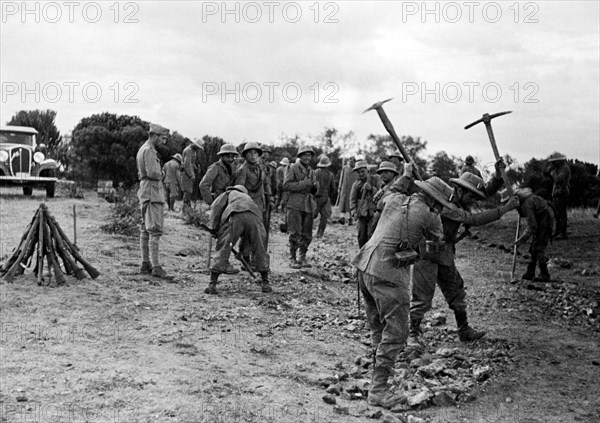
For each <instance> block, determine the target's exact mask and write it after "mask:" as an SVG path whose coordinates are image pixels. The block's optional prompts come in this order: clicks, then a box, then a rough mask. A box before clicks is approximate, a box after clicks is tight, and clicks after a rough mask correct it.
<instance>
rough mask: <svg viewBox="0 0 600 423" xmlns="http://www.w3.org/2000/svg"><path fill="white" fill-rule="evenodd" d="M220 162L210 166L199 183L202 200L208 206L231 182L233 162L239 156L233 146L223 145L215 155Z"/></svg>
mask: <svg viewBox="0 0 600 423" xmlns="http://www.w3.org/2000/svg"><path fill="white" fill-rule="evenodd" d="M217 155H218V156H219V157H220V160H219V161H217V162H215V163H213V164H211V165H210V167H209V168H208V170H207V171H206V174H205V175H204V177H203V178H202V181H200V194H201V195H202V200H204V202H205V203H206V204H208V205H209V206H210V205H211V204H212V202H213V200H214V199H215V198H217V197H218V196H219V195H221V194H223V193H224V192H225V190H226V189H227V187H229V186H231V184H232V182H233V175H234V172H233V162H234V160H235V159H236V157H238V156H239V153H238V152H237V150H236V148H235V146H234V145H231V144H223V145H222V146H221V149H220V150H219V152H218V153H217Z"/></svg>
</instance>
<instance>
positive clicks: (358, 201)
mask: <svg viewBox="0 0 600 423" xmlns="http://www.w3.org/2000/svg"><path fill="white" fill-rule="evenodd" d="M367 182H368V183H369V185H371V189H369V190H365V189H364V186H365V184H366V183H367ZM378 188H379V187H378V185H377V181H376V180H375V178H373V177H372V176H371V175H369V176H368V177H367V180H366V181H365V182H362V181H356V182H354V184H353V185H352V190H351V191H350V216H352V217H353V218H355V219H356V220H357V225H356V226H357V230H358V246H359V247H362V246H363V245H365V244H366V243H367V241H368V240H369V226H370V223H371V219H372V218H373V216H374V215H375V210H376V204H375V202H374V201H373V196H374V195H375V193H376V192H377V191H378Z"/></svg>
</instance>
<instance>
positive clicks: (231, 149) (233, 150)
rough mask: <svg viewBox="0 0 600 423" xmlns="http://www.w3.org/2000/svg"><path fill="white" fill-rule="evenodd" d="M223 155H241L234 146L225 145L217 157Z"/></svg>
mask: <svg viewBox="0 0 600 423" xmlns="http://www.w3.org/2000/svg"><path fill="white" fill-rule="evenodd" d="M222 154H235V155H236V156H239V155H240V153H238V151H237V149H236V148H235V145H233V144H223V145H222V146H221V149H220V150H219V152H218V153H217V155H218V156H220V155H222Z"/></svg>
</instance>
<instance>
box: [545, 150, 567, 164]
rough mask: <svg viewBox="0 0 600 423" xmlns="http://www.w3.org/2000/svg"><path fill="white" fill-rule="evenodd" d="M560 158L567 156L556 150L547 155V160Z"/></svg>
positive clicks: (555, 160)
mask: <svg viewBox="0 0 600 423" xmlns="http://www.w3.org/2000/svg"><path fill="white" fill-rule="evenodd" d="M560 160H567V156H565V155H564V154H560V153H559V152H558V151H555V152H554V153H552V154H550V156H548V161H549V162H558V161H560Z"/></svg>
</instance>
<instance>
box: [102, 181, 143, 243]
mask: <svg viewBox="0 0 600 423" xmlns="http://www.w3.org/2000/svg"><path fill="white" fill-rule="evenodd" d="M140 220H141V213H140V202H139V200H138V198H137V195H136V189H130V190H124V191H122V192H120V193H119V196H118V199H117V201H116V202H115V203H114V205H113V206H112V207H111V217H110V221H109V222H108V223H107V224H105V225H102V226H100V229H102V230H103V231H105V232H108V233H110V234H122V235H127V236H133V235H137V234H138V233H139V225H140Z"/></svg>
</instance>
